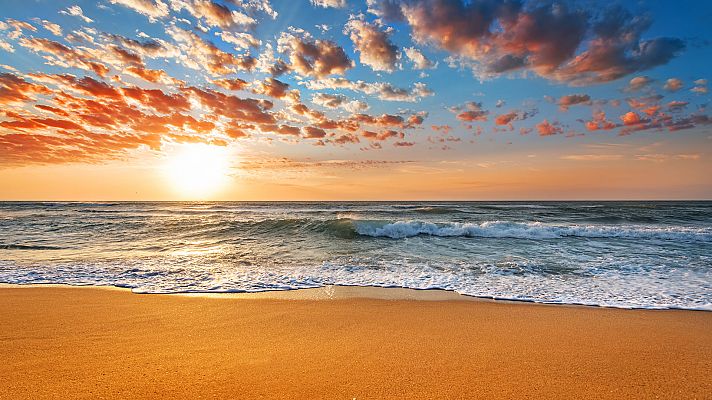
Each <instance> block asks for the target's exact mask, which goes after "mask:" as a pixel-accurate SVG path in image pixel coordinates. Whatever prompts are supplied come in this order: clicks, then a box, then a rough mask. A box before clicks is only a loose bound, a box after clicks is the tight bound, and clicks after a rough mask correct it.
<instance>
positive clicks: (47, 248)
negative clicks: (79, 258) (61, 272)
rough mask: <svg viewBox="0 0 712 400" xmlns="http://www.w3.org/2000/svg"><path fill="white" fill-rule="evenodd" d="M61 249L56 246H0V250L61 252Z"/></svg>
mask: <svg viewBox="0 0 712 400" xmlns="http://www.w3.org/2000/svg"><path fill="white" fill-rule="evenodd" d="M62 249H63V248H62V247H57V246H39V245H24V244H0V250H62Z"/></svg>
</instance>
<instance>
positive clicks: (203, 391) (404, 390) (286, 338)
mask: <svg viewBox="0 0 712 400" xmlns="http://www.w3.org/2000/svg"><path fill="white" fill-rule="evenodd" d="M389 290H390V289H381V290H375V291H374V290H371V291H370V292H368V291H366V292H359V291H358V290H356V289H339V290H338V291H337V292H338V293H336V292H329V291H328V290H326V291H324V290H322V291H319V290H317V291H306V292H302V294H300V295H297V296H296V299H295V297H289V296H287V297H280V295H277V296H271V297H270V296H267V295H261V296H252V297H250V296H242V297H240V296H217V297H216V296H212V297H210V296H178V295H136V294H132V293H131V292H129V291H127V290H106V289H101V288H69V287H30V288H17V287H8V286H5V287H2V288H0V398H2V399H25V398H27V399H42V398H156V397H161V398H310V399H313V398H328V399H353V398H357V399H381V398H406V399H414V398H415V399H420V398H423V399H426V398H427V399H430V398H482V399H499V398H501V399H509V398H531V399H542V398H561V399H594V398H610V399H621V398H674V399H682V398H699V399H702V398H710V397H712V379H710V376H712V313H711V312H693V311H642V310H618V309H604V308H589V307H572V306H546V305H534V304H516V303H507V302H495V301H463V300H464V299H461V298H460V296H457V295H454V294H443V293H437V292H435V293H431V294H425V293H419V294H417V296H416V295H413V294H412V293H411V292H409V291H405V292H401V294H398V293H396V295H393V294H388V293H389ZM350 291H352V292H353V293H352V292H350ZM375 292H378V293H380V294H378V295H376V294H374V293H375ZM329 293H331V294H329ZM359 293H361V294H363V293H366V295H367V297H370V298H360V297H362V296H361V295H359ZM369 293H370V294H369ZM390 293H395V292H393V291H391V292H390ZM290 296H292V295H290ZM409 296H410V297H409ZM419 296H426V297H427V296H430V297H429V300H433V301H426V300H422V299H419V298H420V297H419ZM374 297H379V298H374Z"/></svg>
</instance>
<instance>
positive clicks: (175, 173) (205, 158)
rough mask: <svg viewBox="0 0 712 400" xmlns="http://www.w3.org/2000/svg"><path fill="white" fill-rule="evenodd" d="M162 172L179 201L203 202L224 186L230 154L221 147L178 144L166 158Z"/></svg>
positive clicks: (226, 180)
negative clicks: (176, 193) (192, 200)
mask: <svg viewBox="0 0 712 400" xmlns="http://www.w3.org/2000/svg"><path fill="white" fill-rule="evenodd" d="M164 172H165V175H166V178H167V180H168V181H169V182H170V184H171V185H172V186H173V187H174V189H175V190H176V191H177V192H178V194H179V195H180V196H181V197H182V198H186V199H206V198H209V197H211V196H212V195H214V194H215V193H217V192H218V191H219V190H220V189H223V188H224V187H225V185H226V184H227V182H228V180H229V172H230V153H229V151H228V149H227V148H226V147H221V146H212V145H207V144H186V145H181V146H180V147H178V148H176V149H175V152H172V153H171V154H169V155H168V157H167V158H166V163H165V165H164Z"/></svg>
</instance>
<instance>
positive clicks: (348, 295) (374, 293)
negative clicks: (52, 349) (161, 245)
mask: <svg viewBox="0 0 712 400" xmlns="http://www.w3.org/2000/svg"><path fill="white" fill-rule="evenodd" d="M44 288H64V289H94V290H111V291H125V292H130V293H131V294H135V295H139V296H185V297H193V298H208V299H236V300H290V301H336V300H360V299H368V300H382V301H414V302H420V301H426V302H431V301H437V302H453V301H454V302H473V303H477V302H491V303H502V304H518V305H523V306H544V307H548V306H552V307H572V308H581V307H583V308H589V309H606V310H626V311H657V312H661V311H668V312H670V311H673V312H680V311H683V312H712V309H707V308H686V307H619V306H608V305H600V304H585V303H564V302H547V301H539V300H535V299H533V300H529V299H517V298H505V297H489V296H475V295H469V294H462V293H458V292H456V291H452V290H447V289H437V288H431V289H414V288H407V287H400V286H388V287H386V286H356V285H328V286H320V287H313V288H299V289H277V290H263V291H253V292H247V291H222V292H221V291H195V290H186V291H180V292H178V291H177V292H170V293H167V292H144V291H136V290H134V289H132V288H130V287H125V286H109V285H77V284H65V283H5V282H0V290H3V289H44Z"/></svg>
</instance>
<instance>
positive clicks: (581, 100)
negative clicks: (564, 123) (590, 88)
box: [558, 94, 591, 111]
mask: <svg viewBox="0 0 712 400" xmlns="http://www.w3.org/2000/svg"><path fill="white" fill-rule="evenodd" d="M558 104H559V109H560V110H562V111H567V110H568V109H569V107H571V106H574V105H576V104H588V105H590V104H591V96H589V95H587V94H569V95H566V96H562V97H561V98H559V103H558Z"/></svg>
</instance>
